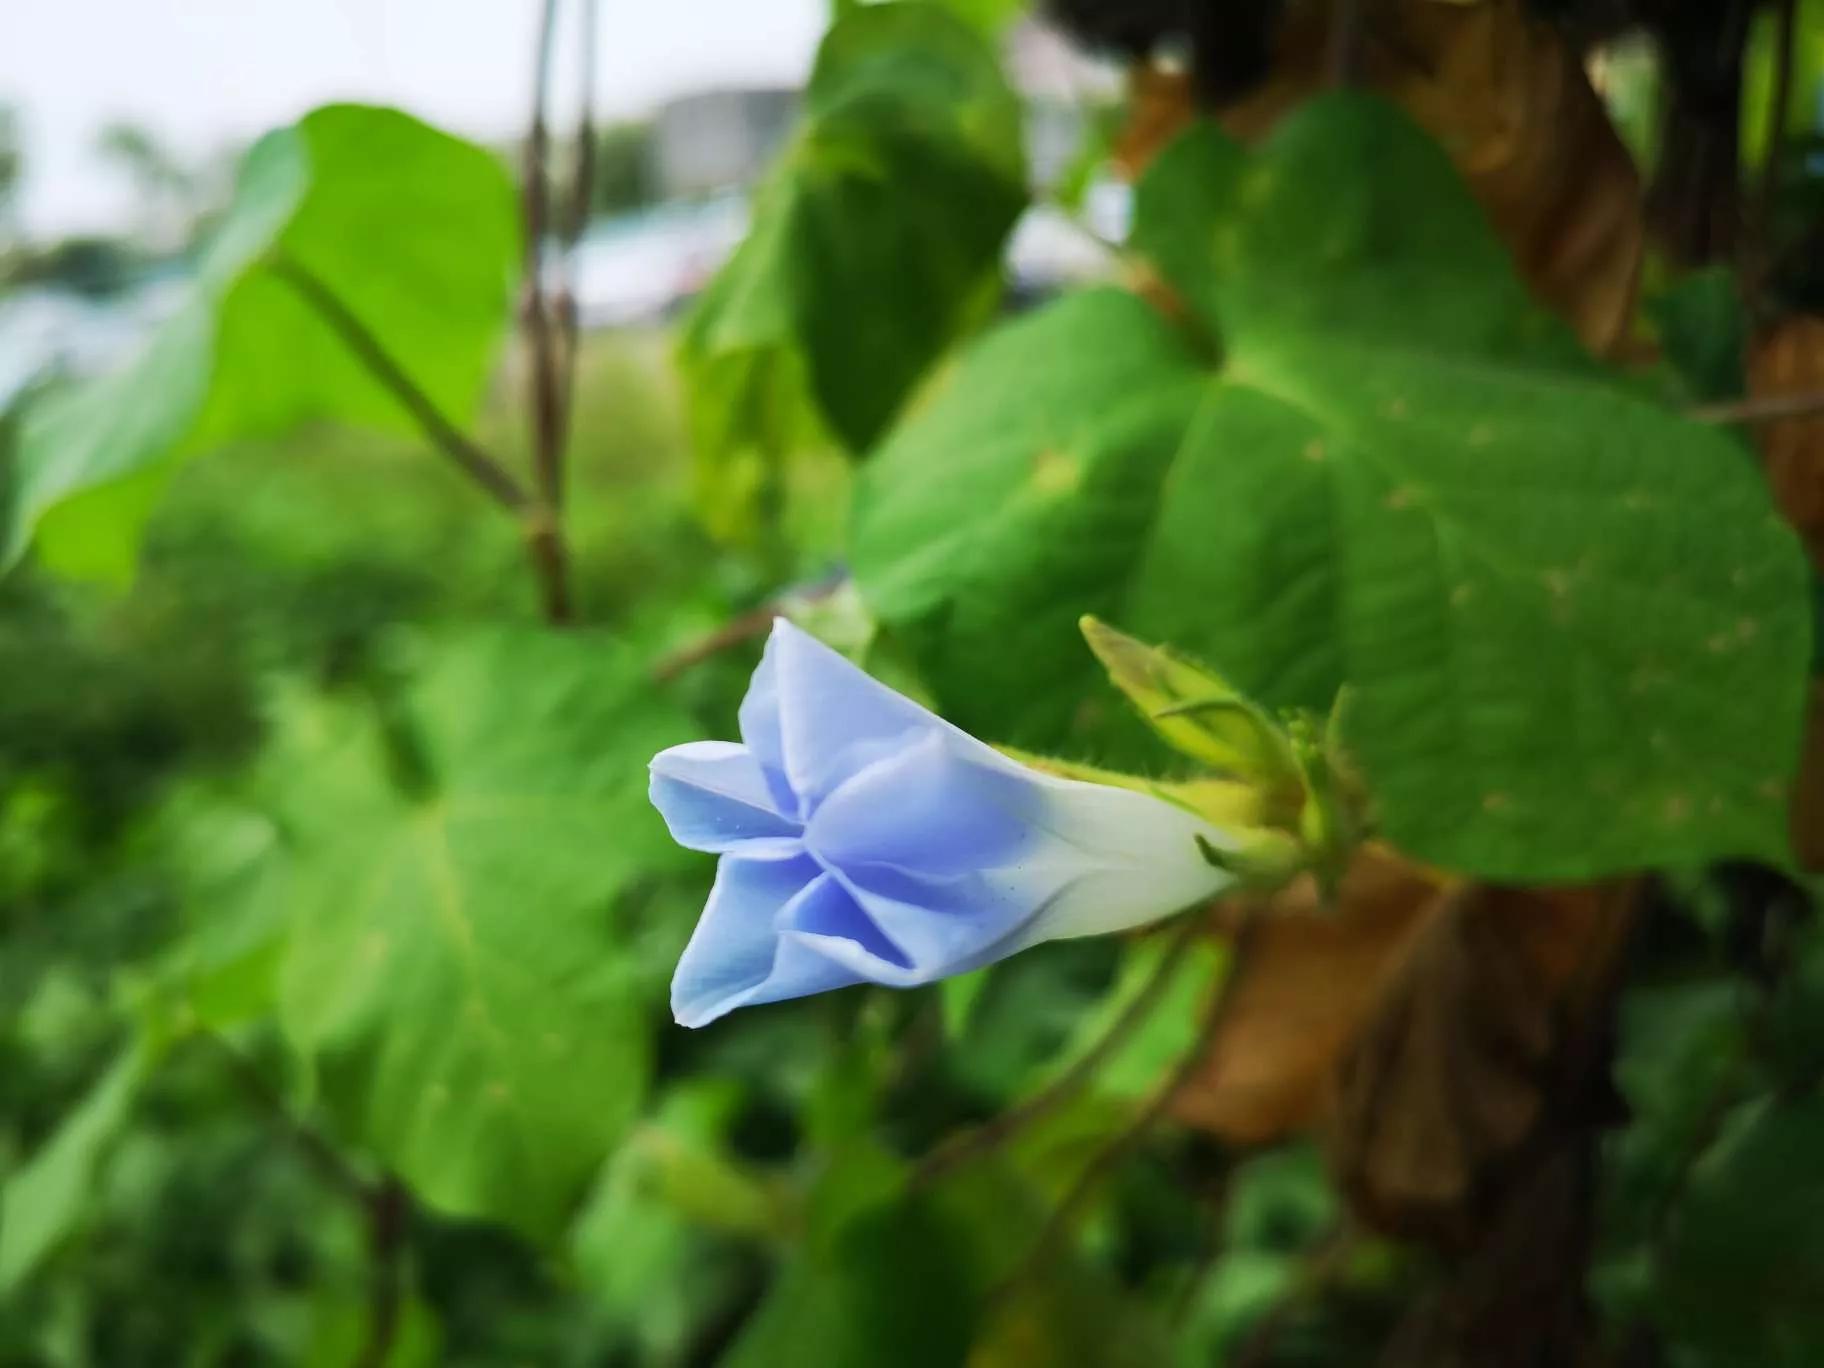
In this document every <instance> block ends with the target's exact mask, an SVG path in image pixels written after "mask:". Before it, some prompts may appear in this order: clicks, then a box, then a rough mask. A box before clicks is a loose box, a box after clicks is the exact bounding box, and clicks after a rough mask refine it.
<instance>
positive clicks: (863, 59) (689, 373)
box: [679, 3, 1025, 527]
mask: <svg viewBox="0 0 1824 1368" xmlns="http://www.w3.org/2000/svg"><path fill="white" fill-rule="evenodd" d="M1023 166H1024V162H1023V157H1022V153H1021V149H1020V119H1019V105H1018V103H1017V101H1016V100H1015V98H1014V96H1013V93H1012V91H1011V90H1010V89H1009V88H1008V85H1007V82H1006V80H1005V78H1004V77H1003V76H1002V74H1001V72H1000V68H999V65H998V64H997V63H996V61H995V58H994V54H993V52H992V51H991V50H990V49H989V47H988V46H987V44H986V43H985V42H984V41H983V40H982V39H981V38H980V37H979V36H978V35H977V34H976V33H974V32H973V31H971V30H970V29H969V28H968V26H966V25H965V24H964V23H962V22H961V21H959V20H957V19H955V18H953V17H952V16H950V15H949V14H947V13H945V12H944V11H943V10H942V9H940V8H939V7H937V6H935V5H929V4H921V3H898V4H889V5H876V6H866V7H862V8H860V9H857V10H855V11H853V12H851V13H850V14H849V15H847V16H846V17H845V18H843V19H842V20H841V21H840V22H838V23H837V24H836V25H835V27H833V28H832V29H831V30H830V32H829V35H828V36H827V37H826V38H825V39H824V42H823V46H822V48H821V50H820V51H819V53H818V57H817V65H816V69H815V70H814V71H813V73H812V76H811V82H810V86H809V87H808V89H807V90H806V92H805V107H804V115H803V120H802V123H801V125H800V126H799V128H798V129H797V131H796V132H795V134H794V135H793V137H792V139H791V140H790V143H789V145H788V146H787V148H786V151H785V153H784V154H783V156H782V157H781V159H780V161H779V164H778V165H777V166H776V167H775V168H774V169H773V172H772V174H771V175H770V176H769V178H768V180H767V182H766V183H765V184H764V185H763V186H762V187H761V189H760V191H759V194H758V197H757V199H756V203H755V206H754V222H753V227H752V229H751V231H750V232H749V233H748V236H747V238H746V240H745V241H744V242H743V243H742V244H741V247H740V249H739V250H738V251H737V252H736V253H735V255H734V256H733V258H731V259H730V261H729V262H728V263H727V264H726V265H725V266H724V267H723V268H722V270H721V272H720V273H719V274H718V275H717V276H716V278H715V280H714V281H713V282H712V283H711V284H710V286H709V288H708V289H707V290H706V291H705V293H704V295H703V297H702V299H701V300H700V301H699V302H698V304H697V306H696V309H695V311H694V312H693V314H692V316H691V318H690V320H689V322H688V323H687V325H686V327H685V330H684V334H683V339H682V343H681V346H680V350H679V359H680V362H681V364H682V367H683V371H684V376H685V379H686V381H687V383H688V384H689V385H690V387H691V391H692V396H693V413H694V416H695V420H696V422H697V424H698V428H697V433H696V441H697V446H698V451H699V459H700V461H701V462H702V463H703V466H704V468H705V473H706V477H707V481H708V483H709V485H710V487H711V489H712V490H713V491H714V492H715V494H716V495H717V496H718V502H720V501H721V500H727V499H729V498H730V497H731V494H732V496H733V497H739V496H740V492H741V491H743V490H755V489H758V488H760V487H761V486H763V485H764V484H765V483H766V482H768V481H775V482H776V480H777V479H778V476H777V475H776V474H767V473H765V472H776V471H777V470H778V468H779V467H780V466H782V465H783V464H784V462H785V461H786V459H787V457H788V456H790V455H792V454H793V453H794V452H795V451H796V450H797V449H798V448H799V447H801V446H803V445H806V444H807V443H808V442H810V441H812V440H814V433H815V431H816V429H817V428H818V427H826V428H827V429H828V431H830V432H831V433H833V434H834V435H835V436H836V437H837V438H838V439H839V440H840V441H841V442H843V443H844V444H845V445H846V446H847V447H848V448H849V449H851V450H853V451H862V450H865V449H866V448H868V447H869V446H871V445H872V444H873V443H874V441H875V440H876V439H877V438H878V437H879V436H880V434H881V432H882V431H883V429H884V428H885V426H886V425H887V423H888V421H889V420H890V419H891V418H892V417H893V415H894V413H895V412H896V411H897V410H898V409H899V408H900V406H901V404H902V403H903V402H904V400H905V398H906V395H907V393H908V392H909V391H910V390H911V389H912V387H913V385H914V384H915V383H916V382H917V381H918V379H919V377H920V376H921V375H922V374H923V373H924V371H925V370H926V368H927V367H929V366H930V365H931V363H932V362H933V361H934V360H935V359H936V357H937V356H938V354H939V353H940V352H941V351H942V350H943V349H944V348H945V347H946V346H948V345H949V344H950V343H951V342H952V341H953V340H954V339H955V338H956V337H957V335H958V334H959V333H960V332H961V331H963V330H964V329H965V328H966V327H968V325H969V324H970V323H971V322H972V321H973V320H975V319H976V318H977V317H979V315H980V312H981V306H982V304H983V303H984V301H985V300H987V299H988V298H990V297H991V293H992V291H993V289H994V288H995V284H996V281H997V279H998V269H997V268H998V262H999V258H1000V251H1001V244H1002V242H1003V240H1004V238H1005V237H1006V234H1007V231H1008V229H1009V228H1011V227H1012V225H1013V221H1014V218H1015V216H1016V215H1017V214H1018V213H1019V210H1020V208H1021V206H1022V204H1023V203H1024V198H1025V192H1024V180H1023V176H1024V172H1023ZM813 409H814V412H815V414H816V418H815V419H813V418H812V417H811V416H810V411H811V410H813ZM725 486H732V491H731V489H730V488H728V487H725ZM722 521H723V522H724V524H725V525H727V526H730V527H738V526H739V525H740V519H739V515H738V514H733V513H725V514H724V516H723V518H722Z"/></svg>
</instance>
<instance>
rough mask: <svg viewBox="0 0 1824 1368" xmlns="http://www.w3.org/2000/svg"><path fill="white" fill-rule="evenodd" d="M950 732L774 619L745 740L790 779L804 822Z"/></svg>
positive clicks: (751, 692)
mask: <svg viewBox="0 0 1824 1368" xmlns="http://www.w3.org/2000/svg"><path fill="white" fill-rule="evenodd" d="M948 728H949V724H948V723H946V722H944V721H943V720H942V719H940V718H939V717H938V716H937V715H936V714H935V713H932V712H931V711H929V710H928V709H926V708H922V707H920V706H919V705H918V704H916V703H914V702H913V701H912V700H911V699H909V698H907V697H905V696H904V695H903V694H899V693H896V692H894V691H893V690H892V689H889V688H888V687H887V686H886V685H885V684H882V683H881V682H880V681H879V680H877V679H875V678H873V677H872V676H871V675H869V674H868V673H867V672H866V671H865V670H862V669H861V668H860V667H858V666H856V665H854V664H852V663H850V662H849V661H848V660H846V659H844V658H843V656H842V655H840V654H839V653H837V652H836V651H833V650H831V649H830V648H829V647H828V646H825V645H824V644H823V643H822V642H821V641H818V640H817V638H815V637H813V636H811V635H810V634H809V633H807V632H805V631H803V630H801V629H800V628H797V627H794V626H793V625H792V624H791V623H790V622H788V621H787V620H786V619H784V618H776V619H774V621H773V633H772V635H771V636H770V637H769V638H768V639H767V643H766V654H765V657H764V658H763V659H762V661H761V663H760V668H759V670H757V671H756V672H755V674H754V678H753V682H752V684H751V685H750V686H749V688H748V693H747V697H746V699H744V700H743V702H742V704H741V736H742V739H743V740H745V741H746V742H747V744H748V746H749V748H750V749H752V751H753V752H754V754H755V756H756V757H757V758H758V759H759V761H760V763H761V766H762V767H763V769H766V770H768V771H771V772H773V773H775V774H778V775H781V776H783V779H784V782H785V785H786V786H787V787H788V788H789V789H790V791H791V793H792V794H793V795H794V797H795V799H796V804H797V806H796V809H795V815H797V816H800V817H803V816H808V815H809V814H810V813H811V812H813V811H814V810H815V809H816V806H817V804H818V803H819V802H820V801H821V800H822V799H823V797H824V796H825V795H826V794H827V793H828V792H829V791H830V790H831V789H833V788H834V787H835V786H836V785H837V784H839V783H841V782H842V780H843V779H845V778H847V777H849V776H850V775H852V774H854V773H855V772H856V771H858V770H860V769H862V768H863V767H864V766H866V765H867V764H868V763H869V762H870V761H872V760H875V759H878V758H880V757H881V756H882V755H885V754H888V753H889V752H891V751H892V750H895V749H897V748H899V747H901V746H903V745H905V744H907V743H908V742H909V741H911V740H916V739H917V738H918V737H919V736H920V735H921V734H923V733H925V732H927V731H931V730H936V729H948ZM957 735H958V736H961V735H962V733H961V732H958V733H957ZM978 744H979V743H978Z"/></svg>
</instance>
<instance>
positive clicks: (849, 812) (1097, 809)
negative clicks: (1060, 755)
mask: <svg viewBox="0 0 1824 1368" xmlns="http://www.w3.org/2000/svg"><path fill="white" fill-rule="evenodd" d="M1199 836H1202V837H1203V839H1204V840H1206V841H1208V842H1210V843H1211V844H1212V845H1215V846H1218V847H1220V846H1222V845H1224V844H1225V843H1226V838H1225V837H1224V835H1223V834H1222V833H1221V832H1219V831H1217V830H1216V829H1215V828H1214V827H1211V826H1209V825H1208V824H1207V823H1205V822H1202V821H1200V820H1199V819H1198V818H1196V817H1195V816H1193V815H1192V814H1190V813H1188V812H1185V811H1184V810H1183V809H1181V808H1178V807H1176V806H1174V805H1173V804H1170V803H1167V802H1165V801H1164V800H1162V799H1157V798H1153V797H1150V796H1148V795H1146V794H1143V793H1135V792H1132V791H1129V790H1125V789H1116V788H1110V787H1105V786H1102V785H1099V784H1086V783H1081V782H1078V781H1075V780H1069V779H1060V778H1057V777H1055V776H1052V775H1046V774H1041V773H1039V772H1038V771H1036V770H1031V769H1027V768H1026V767H1024V766H1020V765H1016V764H1014V763H1013V762H1012V761H1010V760H1008V759H1006V757H1004V756H1000V755H998V754H995V753H993V752H990V753H989V755H988V757H987V758H986V759H984V758H983V757H982V755H981V754H980V753H979V752H978V750H977V749H975V747H974V744H973V743H972V744H971V745H970V746H968V747H961V746H958V745H956V744H955V743H954V742H953V741H952V740H951V738H950V737H949V735H948V734H946V733H932V734H930V735H928V736H927V737H926V738H924V739H923V740H921V741H919V742H917V743H916V744H914V745H912V746H910V747H908V748H906V749H904V750H902V751H899V752H897V753H896V754H893V755H890V756H888V757H886V758H884V759H882V760H878V761H876V762H875V763H874V764H872V765H870V766H868V767H867V768H866V769H865V770H863V771H862V772H861V773H860V774H857V775H856V776H855V777H854V778H852V779H850V780H848V781H847V782H846V783H844V784H842V785H840V786H839V787H838V788H837V789H836V790H835V792H833V793H832V794H831V795H830V796H829V797H828V798H827V799H826V800H825V801H824V802H823V804H822V805H821V806H820V807H819V808H818V810H817V812H816V813H815V814H814V815H813V817H812V818H811V820H810V822H809V823H808V824H807V825H806V828H805V847H806V849H807V850H809V851H810V853H811V854H812V855H813V857H814V858H816V859H817V860H818V862H819V863H821V864H822V865H823V866H824V867H825V868H827V869H830V870H831V871H832V872H834V873H835V875H836V876H837V877H838V878H839V879H841V880H842V881H843V883H844V886H845V887H847V888H848V890H849V892H850V893H851V894H852V895H853V896H854V897H855V899H856V901H857V902H858V903H859V904H860V906H861V907H862V908H863V910H865V911H866V912H867V913H868V914H869V915H870V916H871V917H873V919H874V920H875V922H876V923H877V924H878V925H879V926H880V928H881V930H882V931H883V932H884V933H885V934H886V935H887V936H888V937H889V938H890V939H891V940H892V941H893V942H894V943H895V944H896V945H898V946H899V947H900V948H901V949H902V950H903V951H904V952H905V953H906V955H907V957H908V958H909V959H910V960H911V961H912V963H913V965H914V966H915V967H916V969H917V971H918V973H919V974H920V975H921V977H922V978H923V979H929V978H936V977H942V976H944V975H947V974H952V973H960V972H963V970H965V969H967V968H974V967H975V966H976V965H978V964H981V963H984V962H986V959H989V958H999V957H1000V955H1002V954H1010V953H1012V950H1013V949H1014V948H1023V947H1024V946H1027V945H1031V944H1035V943H1037V942H1038V941H1042V940H1052V939H1057V938H1059V937H1064V936H1075V935H1087V934H1091V933H1094V932H1106V931H1117V930H1123V929H1125V928H1127V927H1131V926H1136V925H1140V924H1143V923H1145V922H1149V921H1154V920H1157V919H1158V918H1160V917H1164V916H1167V915H1169V914H1171V913H1172V912H1175V911H1177V910H1179V909H1180V908H1182V907H1185V906H1188V905H1189V904H1191V903H1193V902H1196V901H1198V900H1199V899H1201V898H1206V897H1209V896H1211V895H1213V894H1215V893H1217V892H1219V891H1221V890H1222V889H1223V888H1225V887H1227V886H1228V885H1229V884H1230V883H1231V882H1232V879H1231V878H1230V876H1228V875H1227V874H1225V873H1224V872H1223V871H1221V870H1218V869H1215V868H1213V867H1212V866H1211V865H1210V864H1209V863H1208V862H1207V861H1206V860H1205V859H1204V857H1203V854H1202V852H1201V850H1200V849H1199V848H1198V844H1197V838H1198V837H1199Z"/></svg>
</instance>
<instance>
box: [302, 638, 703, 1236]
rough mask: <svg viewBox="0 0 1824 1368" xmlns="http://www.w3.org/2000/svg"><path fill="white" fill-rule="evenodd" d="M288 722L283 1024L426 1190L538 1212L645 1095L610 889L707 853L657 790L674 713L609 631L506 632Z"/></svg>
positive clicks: (642, 1006)
mask: <svg viewBox="0 0 1824 1368" xmlns="http://www.w3.org/2000/svg"><path fill="white" fill-rule="evenodd" d="M375 712H377V713H378V716H375ZM280 722H281V726H282V735H281V739H280V742H279V744H278V747H277V750H276V752H275V754H274V755H273V756H272V757H271V762H270V766H269V773H270V776H271V780H272V784H273V787H274V788H275V789H276V790H277V792H278V794H279V799H280V803H281V813H282V819H283V822H284V824H285V827H286V830H287V833H288V835H289V837H290V839H291V842H292V846H293V851H294V855H293V861H292V864H293V874H292V879H293V886H294V890H295V893H294V897H295V899H296V901H295V905H294V909H293V913H292V932H291V937H290V941H289V943H288V945H287V947H286V950H285V955H284V960H283V963H282V966H281V969H280V1014H281V1020H282V1023H283V1025H284V1027H285V1030H286V1033H287V1035H288V1037H289V1039H290V1040H291V1041H292V1043H293V1044H294V1045H295V1047H296V1048H297V1049H298V1051H299V1052H300V1053H301V1054H303V1055H304V1056H305V1057H306V1058H307V1059H308V1060H310V1061H311V1062H312V1063H313V1064H314V1066H315V1070H316V1076H317V1079H318V1083H319V1086H320V1088H321V1091H322V1095H323V1098H324V1100H325V1101H326V1102H327V1103H328V1104H329V1106H330V1108H331V1110H332V1111H333V1112H334V1114H335V1115H336V1116H337V1117H338V1118H339V1119H340V1121H341V1123H342V1125H343V1127H344V1128H345V1129H346V1130H347V1132H348V1133H349V1135H350V1136H351V1138H353V1139H356V1140H358V1141H359V1142H361V1143H362V1144H364V1145H366V1146H367V1147H369V1148H371V1149H372V1150H373V1151H374V1153H375V1154H376V1155H378V1157H379V1158H380V1159H381V1160H382V1162H384V1163H385V1164H386V1165H387V1166H388V1167H389V1168H390V1169H392V1170H394V1171H395V1172H397V1173H399V1174H400V1175H401V1176H402V1177H403V1178H404V1179H405V1180H406V1181H407V1182H408V1183H409V1184H410V1185H411V1186H412V1188H413V1189H414V1190H415V1191H416V1192H417V1194H418V1195H419V1196H420V1198H422V1199H423V1200H424V1201H425V1202H426V1203H428V1204H429V1205H431V1206H433V1207H436V1208H438V1209H439V1210H442V1211H445V1212H449V1213H452V1214H455V1215H464V1216H485V1217H492V1218H494V1219H497V1220H501V1221H506V1222H510V1223H511V1224H513V1225H516V1226H518V1227H519V1228H520V1229H522V1230H524V1231H527V1232H529V1233H531V1234H534V1235H538V1236H544V1235H548V1234H550V1233H551V1232H552V1231H554V1229H555V1228H556V1227H557V1225H558V1223H559V1222H560V1221H561V1219H562V1218H563V1216H564V1215H565V1213H566V1211H567V1209H568V1207H569V1205H570V1204H571V1203H572V1202H573V1201H574V1199H575V1198H576V1197H577V1196H578V1195H579V1193H580V1192H581V1190H582V1188H583V1187H584V1186H585V1185H586V1183H587V1182H588V1180H589V1178H590V1175H591V1174H592V1173H593V1172H594V1171H595V1169H596V1167H597V1166H598V1165H599V1164H600V1162H601V1160H602V1157H603V1156H604V1155H605V1154H606V1153H607V1152H608V1150H609V1149H610V1148H611V1147H612V1145H613V1144H614V1143H615V1141H616V1140H617V1139H618V1138H619V1137H620V1136H621V1134H622V1133H623V1132H624V1131H625V1129H626V1127H627V1126H628V1125H629V1123H630V1122H631V1121H632V1120H633V1118H634V1116H635V1115H636V1114H637V1111H638V1108H639V1105H640V1098H641V1094H642V1092H643V1090H644V1086H645V1081H646V1076H647V1072H648V1069H649V1061H648V1050H649V1040H648V1025H647V1023H648V1019H649V1014H650V1008H651V1004H649V1003H647V1002H645V1001H643V1000H642V999H641V997H640V995H639V994H638V992H637V991H636V990H635V987H634V982H635V979H636V977H637V965H636V963H635V960H634V957H633V955H632V954H631V952H624V949H623V946H622V945H621V944H620V941H619V939H618V937H617V933H616V926H615V907H614V904H615V899H616V896H617V894H619V893H620V892H621V890H622V889H623V888H625V887H626V886H627V885H628V883H629V881H630V880H632V879H634V878H636V877H640V876H643V875H644V876H649V875H653V874H659V873H663V872H665V871H666V870H668V869H678V868H680V867H685V868H695V867H696V862H694V861H691V863H689V864H688V865H686V864H684V862H685V861H690V860H691V857H689V856H688V855H686V854H684V853H683V852H680V851H678V850H677V848H676V847H675V846H673V845H672V844H671V842H670V841H669V839H668V838H667V837H666V835H665V831H664V827H663V825H662V824H661V823H660V821H659V819H658V817H657V815H656V814H655V813H654V812H653V811H652V810H651V808H650V806H649V805H648V803H647V801H646V761H647V760H648V759H649V758H650V757H651V756H652V754H653V752H654V751H656V750H658V749H660V748H661V747H663V746H666V745H669V744H672V743H675V742H677V741H680V740H683V739H686V738H688V736H689V735H690V728H689V726H688V724H687V723H686V721H685V720H684V719H683V718H682V717H680V716H679V715H678V714H677V713H676V712H675V711H674V710H673V708H672V707H671V706H670V705H669V704H668V703H666V702H665V701H664V700H663V699H661V698H659V697H656V696H655V695H654V694H653V692H652V690H651V688H650V685H649V684H648V682H647V680H646V678H645V676H644V672H643V669H642V663H641V662H640V661H637V660H633V659H629V658H627V657H625V656H618V655H617V654H616V653H615V652H614V650H613V649H612V648H611V647H610V646H609V645H607V644H606V643H605V642H603V641H601V640H599V639H595V638H591V637H589V636H587V635H581V634H565V635H558V634H554V633H546V632H512V631H504V632H477V633H474V634H471V635H469V636H466V637H460V638H457V639H455V640H453V641H451V642H449V643H447V644H445V645H443V646H442V647H441V648H439V649H437V650H436V651H435V652H434V653H433V654H432V656H431V658H430V661H429V664H428V665H427V667H426V668H425V670H424V672H423V673H422V674H421V675H420V677H418V678H417V679H416V680H414V681H413V683H412V684H411V685H410V687H409V688H408V689H407V690H406V691H405V692H404V694H403V695H402V696H401V697H399V698H397V699H393V700H387V701H386V702H385V704H384V705H383V706H382V707H380V708H379V709H377V710H356V709H353V708H351V707H349V706H348V705H345V704H344V705H334V704H323V703H313V702H298V701H295V700H294V702H293V704H292V706H291V707H289V708H287V709H285V710H284V711H283V712H282V713H281V717H280Z"/></svg>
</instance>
